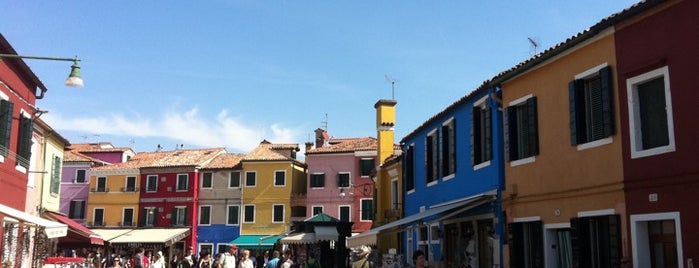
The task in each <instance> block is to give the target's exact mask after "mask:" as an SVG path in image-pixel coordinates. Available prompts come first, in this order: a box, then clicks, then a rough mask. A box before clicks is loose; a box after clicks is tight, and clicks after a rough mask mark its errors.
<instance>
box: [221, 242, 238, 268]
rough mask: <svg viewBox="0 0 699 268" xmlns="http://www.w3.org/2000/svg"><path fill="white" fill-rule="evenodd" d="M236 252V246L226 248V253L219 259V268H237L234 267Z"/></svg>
mask: <svg viewBox="0 0 699 268" xmlns="http://www.w3.org/2000/svg"><path fill="white" fill-rule="evenodd" d="M237 252H238V246H236V245H231V246H230V247H228V252H226V253H223V255H221V259H220V260H219V263H221V268H237V267H236V266H235V264H236V262H235V255H236V254H237Z"/></svg>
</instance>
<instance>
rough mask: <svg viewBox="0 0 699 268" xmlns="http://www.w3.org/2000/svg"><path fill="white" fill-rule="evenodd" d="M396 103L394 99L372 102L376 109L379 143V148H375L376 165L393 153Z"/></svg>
mask: <svg viewBox="0 0 699 268" xmlns="http://www.w3.org/2000/svg"><path fill="white" fill-rule="evenodd" d="M396 103H397V102H396V100H379V101H378V102H376V104H374V108H375V109H376V138H377V139H378V143H379V148H377V150H378V157H379V161H378V163H377V165H381V164H383V162H384V161H385V160H386V158H388V157H389V156H391V155H393V151H394V148H393V145H394V144H395V141H394V133H395V131H394V126H395V123H396Z"/></svg>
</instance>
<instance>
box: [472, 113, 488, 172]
mask: <svg viewBox="0 0 699 268" xmlns="http://www.w3.org/2000/svg"><path fill="white" fill-rule="evenodd" d="M489 107H490V106H489V105H488V103H487V101H484V102H483V103H481V104H479V105H475V106H473V110H472V114H471V119H472V121H471V124H472V125H471V160H472V164H473V165H474V166H475V165H478V164H481V163H484V162H487V161H490V160H491V159H492V157H493V154H492V147H491V146H492V145H491V144H492V137H493V134H492V127H491V121H490V120H491V112H490V108H489Z"/></svg>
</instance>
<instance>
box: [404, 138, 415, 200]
mask: <svg viewBox="0 0 699 268" xmlns="http://www.w3.org/2000/svg"><path fill="white" fill-rule="evenodd" d="M404 161H405V162H404V163H405V164H403V165H404V169H405V170H404V171H403V172H405V173H404V174H405V176H403V180H404V181H403V184H404V185H405V191H406V192H409V191H413V190H415V145H414V144H411V145H409V146H408V148H407V149H406V150H405V160H404Z"/></svg>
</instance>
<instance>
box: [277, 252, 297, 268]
mask: <svg viewBox="0 0 699 268" xmlns="http://www.w3.org/2000/svg"><path fill="white" fill-rule="evenodd" d="M293 264H294V260H292V259H291V250H290V249H287V250H285V251H284V254H282V264H281V265H279V264H277V267H281V268H291V265H293Z"/></svg>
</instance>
